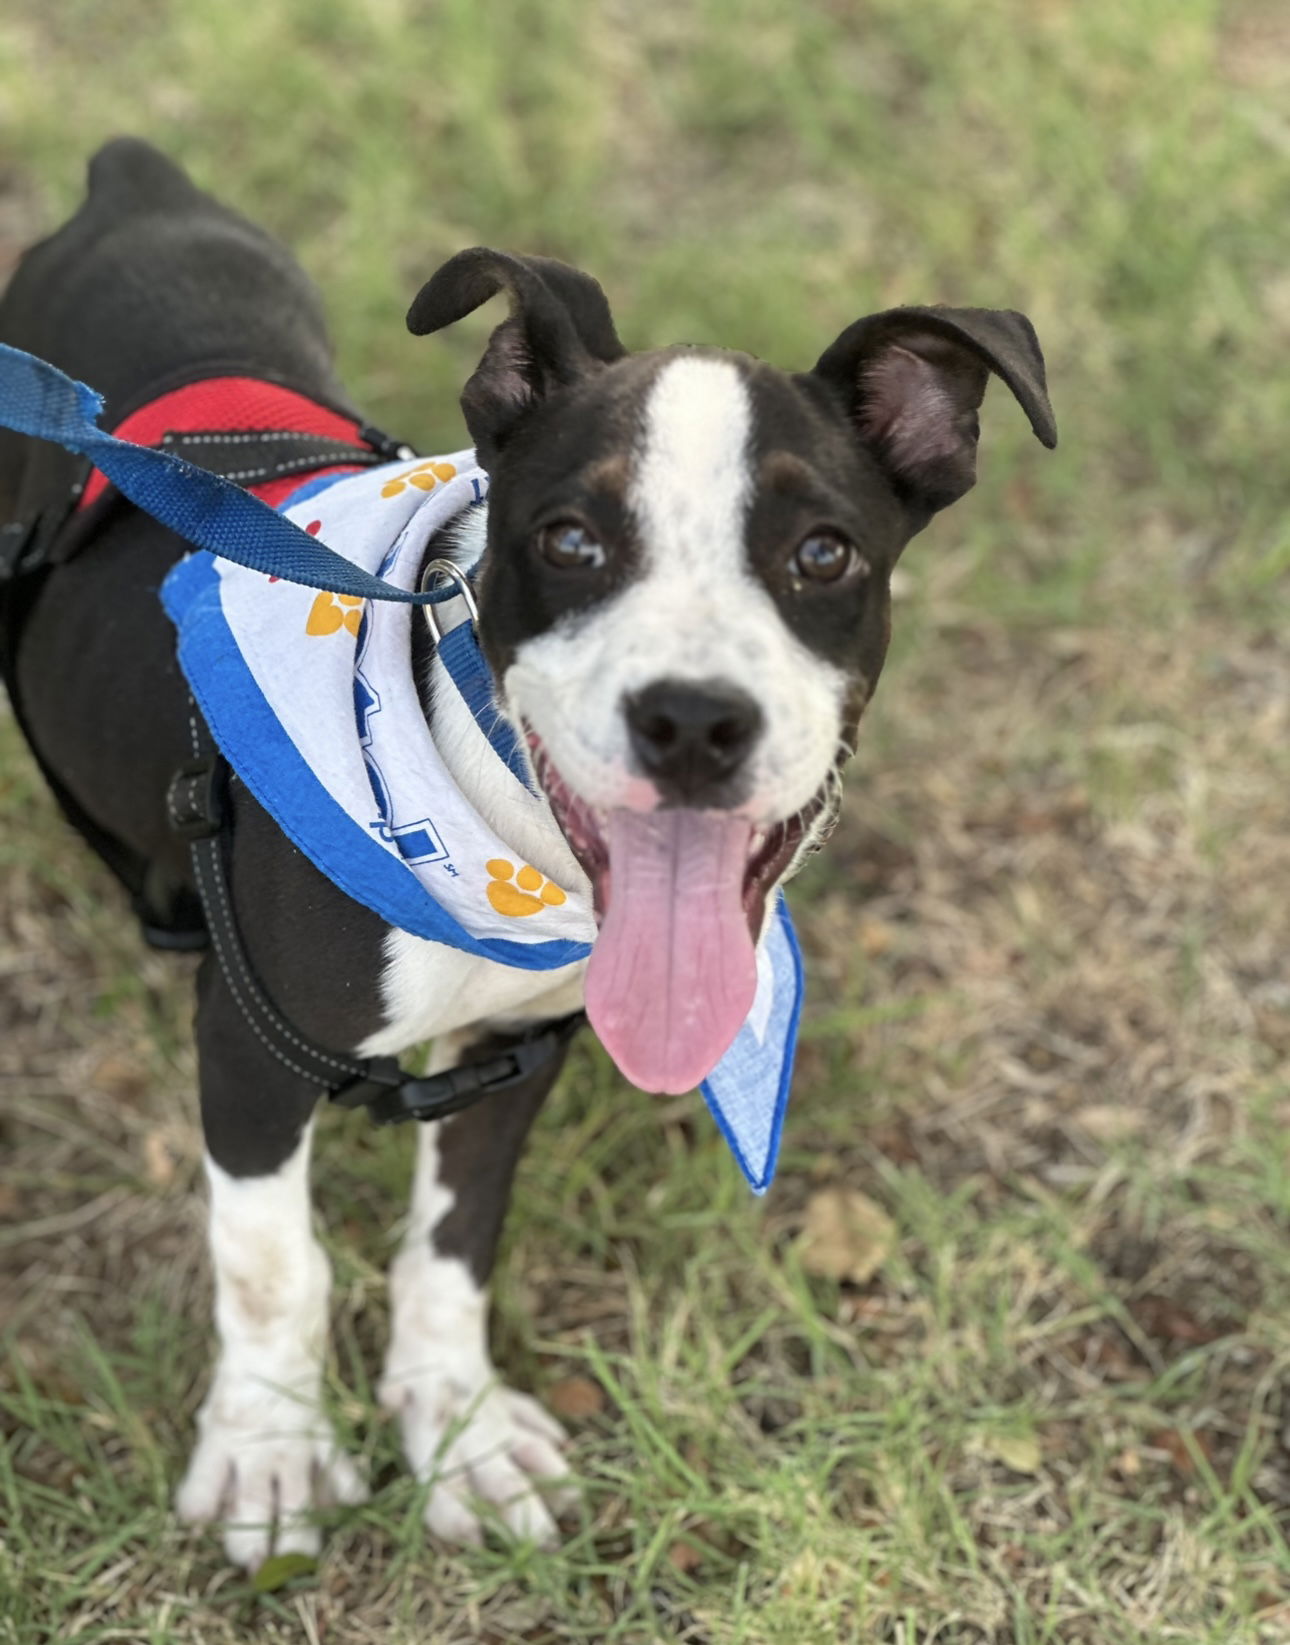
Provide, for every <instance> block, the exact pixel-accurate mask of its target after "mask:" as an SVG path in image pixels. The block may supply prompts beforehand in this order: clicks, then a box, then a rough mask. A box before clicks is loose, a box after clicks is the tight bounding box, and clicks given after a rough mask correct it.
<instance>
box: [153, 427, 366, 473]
mask: <svg viewBox="0 0 1290 1645" xmlns="http://www.w3.org/2000/svg"><path fill="white" fill-rule="evenodd" d="M257 440H312V442H313V443H314V444H315V445H325V446H336V447H338V448H339V449H340V450H341V451H353V450H355V449H356V447H355V445H354V443H353V442H352V441H350V440H338V439H337V438H336V437H335V436H334V435H332V434H309V433H307V432H305V433H302V432H301V431H300V429H298V428H297V429H290V428H263V429H261V428H256V429H252V430H251V431H250V432H249V433H246V434H188V433H186V432H185V431H184V430H183V429H179V430H175V429H172V430H171V431H170V433H168V434H163V435H162V436H161V443H162V445H163V446H168V445H181V444H182V445H194V446H203V445H219V446H240V445H254V444H255V442H256V441H257ZM225 477H226V478H227V476H225Z"/></svg>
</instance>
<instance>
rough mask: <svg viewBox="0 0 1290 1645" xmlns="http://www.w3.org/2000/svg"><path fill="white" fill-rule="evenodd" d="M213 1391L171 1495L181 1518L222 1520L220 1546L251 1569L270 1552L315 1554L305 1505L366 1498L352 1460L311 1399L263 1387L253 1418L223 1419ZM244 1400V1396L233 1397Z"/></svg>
mask: <svg viewBox="0 0 1290 1645" xmlns="http://www.w3.org/2000/svg"><path fill="white" fill-rule="evenodd" d="M221 1403H224V1402H222V1401H220V1400H218V1399H217V1397H216V1395H215V1393H214V1392H212V1395H211V1397H210V1398H209V1399H208V1400H207V1402H206V1405H205V1406H204V1407H203V1409H202V1412H201V1414H200V1416H199V1417H198V1419H197V1421H198V1441H197V1449H196V1450H195V1451H194V1452H193V1457H192V1461H191V1462H190V1463H189V1465H188V1472H187V1473H186V1474H185V1475H184V1478H183V1483H182V1484H181V1485H180V1487H179V1490H178V1491H177V1492H176V1494H175V1509H176V1512H177V1513H178V1515H179V1517H180V1519H181V1520H183V1521H184V1522H185V1524H188V1525H207V1524H211V1523H212V1522H214V1521H217V1520H219V1521H222V1522H223V1525H224V1551H225V1552H226V1553H227V1554H228V1557H229V1558H230V1559H231V1560H232V1562H233V1563H234V1564H235V1565H240V1566H241V1567H242V1568H243V1569H244V1570H248V1571H253V1570H255V1568H256V1567H257V1566H258V1565H260V1564H262V1563H263V1561H264V1560H266V1559H267V1558H268V1557H269V1555H270V1554H294V1553H299V1554H316V1553H317V1552H318V1550H319V1547H320V1546H321V1537H320V1535H319V1531H318V1528H317V1526H316V1525H311V1524H310V1523H309V1520H308V1517H307V1516H308V1514H309V1510H310V1509H311V1508H326V1507H334V1506H336V1505H338V1504H341V1503H358V1502H365V1501H366V1500H367V1485H366V1483H365V1481H364V1479H363V1476H362V1474H361V1473H360V1471H359V1469H358V1467H357V1466H356V1464H355V1463H354V1462H353V1461H352V1460H351V1459H350V1458H349V1457H348V1456H346V1455H345V1453H344V1452H343V1451H342V1450H341V1449H340V1448H339V1447H338V1446H337V1444H336V1439H335V1436H334V1434H333V1433H332V1431H331V1428H330V1426H329V1425H328V1423H327V1421H326V1419H325V1418H324V1417H323V1416H322V1415H321V1414H320V1412H319V1411H318V1410H317V1408H316V1406H312V1407H311V1406H310V1405H307V1404H304V1403H302V1402H293V1401H290V1400H287V1399H285V1398H283V1397H282V1396H281V1395H274V1394H272V1393H265V1392H263V1391H262V1393H261V1398H260V1401H259V1404H260V1411H259V1414H258V1416H257V1418H256V1419H255V1420H250V1419H249V1418H248V1417H247V1415H246V1414H245V1409H244V1411H243V1415H242V1417H241V1420H228V1419H227V1418H225V1417H221V1415H220V1414H219V1406H220V1404H221ZM232 1403H234V1404H235V1405H243V1404H244V1402H243V1401H234V1402H232Z"/></svg>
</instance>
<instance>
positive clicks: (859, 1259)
mask: <svg viewBox="0 0 1290 1645" xmlns="http://www.w3.org/2000/svg"><path fill="white" fill-rule="evenodd" d="M895 1245H896V1224H895V1223H894V1222H893V1221H892V1220H891V1218H890V1217H889V1216H888V1215H887V1213H886V1212H885V1211H884V1210H883V1208H882V1207H881V1206H880V1205H876V1204H875V1203H874V1202H873V1200H871V1199H870V1198H869V1196H868V1195H867V1194H862V1193H860V1191H859V1190H858V1189H856V1188H820V1189H818V1190H817V1191H816V1192H815V1193H814V1194H812V1195H811V1197H810V1199H809V1200H808V1201H807V1202H806V1220H805V1223H804V1224H803V1227H802V1232H801V1234H800V1235H799V1236H798V1240H797V1249H798V1251H799V1253H800V1256H801V1261H802V1267H803V1268H804V1269H805V1270H806V1272H807V1273H808V1274H815V1275H818V1276H820V1277H822V1278H825V1279H836V1280H845V1281H847V1282H849V1283H850V1284H852V1285H867V1284H868V1282H869V1281H870V1280H871V1279H872V1278H873V1276H874V1275H875V1274H876V1273H877V1272H878V1270H879V1269H880V1268H881V1267H882V1265H883V1263H884V1262H886V1260H887V1258H888V1257H889V1256H890V1255H891V1253H892V1251H893V1250H894V1249H895Z"/></svg>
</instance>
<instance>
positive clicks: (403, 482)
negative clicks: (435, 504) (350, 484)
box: [381, 459, 457, 497]
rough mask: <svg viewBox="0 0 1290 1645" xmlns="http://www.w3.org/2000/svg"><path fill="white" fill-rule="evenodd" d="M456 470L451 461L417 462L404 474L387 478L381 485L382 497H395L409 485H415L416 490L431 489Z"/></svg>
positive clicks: (450, 476) (447, 479) (445, 481)
mask: <svg viewBox="0 0 1290 1645" xmlns="http://www.w3.org/2000/svg"><path fill="white" fill-rule="evenodd" d="M456 472H457V470H456V469H455V468H454V467H453V466H452V464H451V463H440V462H435V461H434V460H433V459H431V460H430V461H429V462H425V463H418V464H417V466H416V467H415V468H411V469H409V470H408V472H407V473H406V474H396V475H395V476H394V478H393V479H392V480H387V481H386V482H385V484H384V485H383V486H382V487H381V496H382V497H397V496H398V495H399V493H400V492H401V491H406V490H407V488H408V487H409V486H415V487H416V488H417V490H418V491H433V490H434V488H435V487H436V486H437V485H439V484H440V482H443V483H444V484H446V483H447V482H448V481H449V480H451V479H452V477H453V476H454V475H455V474H456Z"/></svg>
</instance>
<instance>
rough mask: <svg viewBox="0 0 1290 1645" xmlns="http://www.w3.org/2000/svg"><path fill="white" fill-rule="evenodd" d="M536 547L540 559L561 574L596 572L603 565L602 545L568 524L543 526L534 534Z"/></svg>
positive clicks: (584, 530)
mask: <svg viewBox="0 0 1290 1645" xmlns="http://www.w3.org/2000/svg"><path fill="white" fill-rule="evenodd" d="M538 547H539V549H540V550H541V552H542V558H543V559H544V560H546V561H547V562H548V563H549V564H551V565H553V566H558V567H559V569H560V570H561V571H599V570H600V568H601V566H603V565H604V563H605V558H606V556H605V550H604V546H603V544H601V543H598V542H597V541H596V539H595V538H594V537H593V536H592V535H591V533H590V532H589V531H588V530H587V528H586V527H585V526H580V525H577V524H575V522H574V521H572V520H557V521H556V522H555V524H554V525H548V526H543V527H542V529H541V531H540V532H539V533H538Z"/></svg>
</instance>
